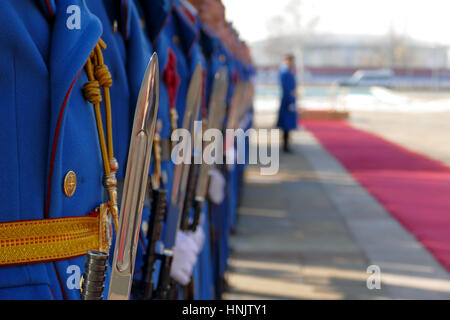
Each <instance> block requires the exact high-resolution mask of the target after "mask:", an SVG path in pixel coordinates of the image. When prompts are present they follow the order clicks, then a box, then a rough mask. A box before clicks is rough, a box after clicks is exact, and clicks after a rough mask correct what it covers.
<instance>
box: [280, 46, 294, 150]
mask: <svg viewBox="0 0 450 320" xmlns="http://www.w3.org/2000/svg"><path fill="white" fill-rule="evenodd" d="M295 73H296V72H295V63H294V56H293V55H290V54H289V55H286V56H285V57H284V62H283V65H282V66H281V68H280V85H281V90H282V97H281V105H280V111H279V114H278V123H277V126H278V127H279V128H281V130H283V151H284V152H287V153H289V152H291V149H290V147H289V132H290V131H291V130H294V129H296V128H297V110H296V88H297V85H296V80H295V77H296V76H295Z"/></svg>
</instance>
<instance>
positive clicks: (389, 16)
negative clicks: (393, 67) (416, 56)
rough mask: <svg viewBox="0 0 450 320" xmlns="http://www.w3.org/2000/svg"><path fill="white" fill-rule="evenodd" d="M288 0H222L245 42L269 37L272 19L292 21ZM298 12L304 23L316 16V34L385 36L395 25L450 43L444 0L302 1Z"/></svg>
mask: <svg viewBox="0 0 450 320" xmlns="http://www.w3.org/2000/svg"><path fill="white" fill-rule="evenodd" d="M290 1H292V0H222V2H223V3H224V5H225V7H226V15H227V19H228V20H230V21H232V22H233V24H234V25H235V26H236V28H237V30H238V31H239V32H240V34H241V37H242V38H243V39H244V40H246V41H249V42H254V41H257V40H262V39H265V38H267V37H268V36H269V35H270V33H271V32H270V31H269V25H270V24H269V21H270V20H273V18H274V17H277V16H280V17H283V19H285V20H289V19H292V14H290V12H292V10H290V11H289V10H286V7H287V5H288V4H289V2H290ZM300 15H301V19H300V20H301V21H303V24H306V23H307V22H308V21H313V20H314V19H315V20H316V22H317V23H316V25H315V27H314V31H315V32H325V33H336V34H357V35H385V34H387V33H388V32H389V30H391V29H393V30H395V32H396V33H399V34H404V35H409V36H411V37H412V38H415V39H417V40H422V41H427V42H429V43H430V44H436V45H437V44H445V45H450V1H448V0H370V1H369V0H301V7H300ZM317 18H318V19H317ZM272 25H273V24H272ZM272 30H273V29H272ZM272 33H273V31H272Z"/></svg>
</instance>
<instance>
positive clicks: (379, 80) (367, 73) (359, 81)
mask: <svg viewBox="0 0 450 320" xmlns="http://www.w3.org/2000/svg"><path fill="white" fill-rule="evenodd" d="M393 77H394V72H393V71H392V70H389V69H382V70H358V71H356V72H355V73H354V74H353V75H352V76H351V77H350V78H349V79H348V80H345V81H342V82H340V83H339V85H341V86H351V87H375V86H376V87H387V88H389V87H391V85H392V78H393Z"/></svg>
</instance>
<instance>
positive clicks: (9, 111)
mask: <svg viewBox="0 0 450 320" xmlns="http://www.w3.org/2000/svg"><path fill="white" fill-rule="evenodd" d="M0 16H1V21H2V24H1V26H0V52H1V53H2V59H1V60H0V75H1V76H0V94H1V96H2V102H1V103H2V107H1V108H0V122H1V127H2V131H1V133H0V141H1V146H2V149H3V156H2V157H0V167H1V168H2V169H1V175H0V186H1V188H2V190H1V192H0V203H1V204H2V205H1V208H0V212H1V215H0V299H80V298H82V299H101V298H102V297H103V296H106V294H107V293H108V292H110V293H111V291H114V290H113V289H114V288H110V287H109V286H111V287H112V286H115V285H116V283H115V282H113V280H112V278H113V276H111V272H114V271H112V270H114V268H113V267H112V265H113V264H114V262H115V261H116V257H114V261H113V254H112V253H113V252H117V247H118V245H117V243H119V245H122V242H120V241H118V242H116V241H115V235H116V234H117V232H118V229H121V228H123V225H124V224H125V223H126V221H125V222H124V221H122V220H124V219H120V221H119V216H120V215H121V213H122V207H124V206H122V205H121V204H120V201H121V199H123V198H122V193H124V192H125V191H124V189H127V186H125V187H124V184H128V182H127V181H128V180H127V177H126V175H127V174H128V169H130V167H133V166H135V165H136V164H135V163H134V162H133V161H135V159H134V158H132V154H131V153H132V152H131V151H130V154H129V149H130V144H131V145H132V144H133V141H134V140H133V133H134V125H135V124H136V120H135V113H136V114H137V113H138V111H139V110H140V109H139V110H138V107H139V104H140V101H142V99H144V98H142V96H143V95H142V91H143V89H142V88H143V87H146V86H144V84H145V85H147V87H150V86H149V85H148V83H149V82H148V81H147V82H146V77H147V76H148V74H149V73H148V72H147V71H148V70H150V69H151V68H150V65H152V66H153V69H154V70H150V71H152V72H153V73H152V76H153V77H155V78H157V82H159V86H153V87H152V88H151V89H149V90H153V91H157V92H156V95H157V96H158V98H156V99H154V100H156V102H155V101H153V104H154V105H156V108H157V106H158V105H159V109H155V110H157V122H156V119H155V122H156V125H154V126H153V127H151V128H152V129H154V131H153V132H151V134H152V136H153V140H152V144H153V151H152V155H151V162H150V170H149V171H148V172H149V174H148V175H149V178H148V181H149V183H148V186H147V187H146V190H145V201H143V203H144V208H143V213H142V220H141V221H142V222H141V223H140V221H138V222H137V225H138V226H139V227H138V229H139V230H140V232H138V234H139V238H137V239H136V241H134V240H133V239H131V240H133V241H131V240H130V239H128V238H127V239H126V241H129V242H131V247H132V248H133V249H134V250H136V251H135V252H132V251H133V250H131V252H132V253H131V254H130V255H128V256H127V255H126V258H128V259H130V260H129V264H130V265H131V269H132V271H131V274H130V277H132V281H129V285H128V286H126V287H127V288H126V289H125V291H126V294H125V295H124V296H123V297H125V298H131V299H214V298H220V297H221V295H222V292H223V290H224V274H225V270H226V266H227V258H228V254H229V246H228V237H229V234H230V230H233V228H234V226H235V224H236V207H237V203H238V200H239V199H238V197H239V194H240V188H241V179H242V172H243V169H244V167H245V164H233V163H231V164H217V165H214V166H212V167H206V169H205V168H204V167H202V165H201V164H199V165H191V166H190V167H189V168H188V170H185V171H183V175H180V172H181V171H178V169H179V166H177V165H176V164H174V162H173V161H172V159H171V151H172V149H173V142H172V141H171V137H172V134H173V132H174V130H175V129H177V128H179V127H185V124H186V119H188V116H190V118H189V119H190V120H203V122H202V124H203V126H204V127H205V128H206V127H208V126H209V127H217V128H218V129H220V130H224V129H225V128H243V129H247V128H249V127H251V125H252V124H251V103H252V102H251V101H252V94H253V91H252V90H253V87H252V85H251V76H252V73H253V69H252V64H251V59H250V54H249V50H248V48H247V47H246V46H245V44H244V43H243V42H241V41H240V40H239V38H238V35H237V33H236V32H235V31H234V30H233V28H232V26H231V25H230V24H228V23H227V22H226V21H225V14H224V7H223V5H222V3H221V1H220V0H195V1H194V0H192V1H190V2H187V1H183V0H89V1H83V0H39V1H32V0H14V1H13V0H6V1H1V2H0ZM155 53H156V55H157V57H156V55H154V54H155ZM150 60H152V61H151V62H150V64H149V61H150ZM150 71H149V72H150ZM144 89H145V88H144ZM144 91H145V90H144ZM144 96H145V95H144ZM194 96H198V97H199V99H197V100H195V99H194V100H193V98H192V97H194ZM192 101H198V103H192ZM158 102H159V103H158ZM147 103H148V101H147ZM196 104H197V105H198V106H195V105H196ZM137 118H138V117H137ZM217 119H219V120H217ZM213 123H215V125H214V126H213V125H212V124H213ZM190 129H191V131H193V127H190ZM235 147H236V146H235V142H234V140H232V139H226V143H225V150H224V153H225V154H226V153H230V152H231V153H233V152H234V149H235ZM196 152H198V150H194V153H193V154H194V155H195V154H196ZM127 167H128V168H127ZM131 170H132V169H130V171H131ZM205 170H206V171H205ZM184 172H187V174H186V175H184ZM205 172H206V176H207V178H206V180H205V178H204V177H205ZM185 177H186V179H185ZM202 177H203V178H202ZM183 181H185V182H183ZM204 181H207V183H206V184H205V183H204ZM208 181H209V182H208ZM183 184H184V187H183V186H182V185H183ZM206 186H208V187H206ZM180 189H184V190H182V191H183V192H180ZM206 190H207V192H206ZM138 211H139V210H138ZM119 212H120V214H119ZM121 218H123V217H121ZM113 230H115V231H113ZM118 238H119V236H118ZM121 239H122V238H120V239H118V240H121ZM102 253H103V254H102ZM108 254H109V258H108ZM130 256H131V258H130ZM121 258H122V259H123V256H122V257H121V256H120V254H119V255H118V259H121ZM124 265H126V267H124V270H125V269H126V268H130V266H128V264H124ZM95 268H97V269H95ZM119 269H120V268H119ZM92 270H93V271H92ZM99 270H100V271H99ZM90 271H92V273H90ZM97 271H99V272H97ZM96 272H97V273H96ZM80 292H81V293H80ZM110 297H111V295H110Z"/></svg>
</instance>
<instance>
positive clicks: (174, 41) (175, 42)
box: [172, 36, 180, 44]
mask: <svg viewBox="0 0 450 320" xmlns="http://www.w3.org/2000/svg"><path fill="white" fill-rule="evenodd" d="M172 41H173V43H174V44H178V43H179V42H180V38H179V37H178V36H173V38H172Z"/></svg>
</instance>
